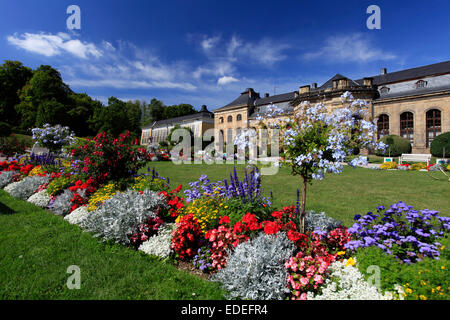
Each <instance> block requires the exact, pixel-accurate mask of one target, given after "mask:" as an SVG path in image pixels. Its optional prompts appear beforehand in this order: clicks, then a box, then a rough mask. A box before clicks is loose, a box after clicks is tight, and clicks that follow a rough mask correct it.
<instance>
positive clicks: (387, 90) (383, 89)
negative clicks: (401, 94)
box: [380, 87, 390, 94]
mask: <svg viewBox="0 0 450 320" xmlns="http://www.w3.org/2000/svg"><path fill="white" fill-rule="evenodd" d="M389 90H390V89H389V88H388V87H381V89H380V93H381V94H386V93H388V92H389Z"/></svg>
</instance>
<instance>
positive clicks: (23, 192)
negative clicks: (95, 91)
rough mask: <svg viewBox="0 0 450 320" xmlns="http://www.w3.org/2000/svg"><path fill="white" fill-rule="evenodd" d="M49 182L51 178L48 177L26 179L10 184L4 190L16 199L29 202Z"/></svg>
mask: <svg viewBox="0 0 450 320" xmlns="http://www.w3.org/2000/svg"><path fill="white" fill-rule="evenodd" d="M49 181H50V177H49V176H48V175H47V176H32V177H25V178H24V179H23V180H20V181H18V182H15V183H11V184H9V185H8V186H6V188H5V189H4V190H5V191H6V192H8V193H9V194H10V195H11V196H13V197H15V198H19V199H22V200H27V199H28V198H29V197H30V196H31V195H33V194H34V193H35V192H36V190H37V189H38V188H39V186H41V185H43V184H45V183H48V182H49Z"/></svg>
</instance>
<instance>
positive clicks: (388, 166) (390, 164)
mask: <svg viewBox="0 0 450 320" xmlns="http://www.w3.org/2000/svg"><path fill="white" fill-rule="evenodd" d="M397 167H398V165H397V163H396V162H384V163H383V164H382V165H381V166H380V168H381V169H383V170H388V169H397Z"/></svg>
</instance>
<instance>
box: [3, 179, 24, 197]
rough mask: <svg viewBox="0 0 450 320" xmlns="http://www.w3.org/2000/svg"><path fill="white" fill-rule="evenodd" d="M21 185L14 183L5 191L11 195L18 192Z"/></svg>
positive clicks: (18, 182)
mask: <svg viewBox="0 0 450 320" xmlns="http://www.w3.org/2000/svg"><path fill="white" fill-rule="evenodd" d="M20 185H21V183H20V181H17V182H12V183H10V184H8V185H7V186H6V187H5V188H4V189H3V190H5V191H6V192H8V193H9V194H11V193H14V192H15V191H16V190H18V189H19V188H20Z"/></svg>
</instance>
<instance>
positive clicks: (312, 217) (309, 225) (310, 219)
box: [305, 210, 342, 232]
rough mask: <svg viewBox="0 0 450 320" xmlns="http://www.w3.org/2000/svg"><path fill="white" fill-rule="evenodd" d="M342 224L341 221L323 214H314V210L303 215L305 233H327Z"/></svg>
mask: <svg viewBox="0 0 450 320" xmlns="http://www.w3.org/2000/svg"><path fill="white" fill-rule="evenodd" d="M341 224H342V222H341V221H339V220H336V219H333V218H331V217H328V216H327V215H326V214H325V212H315V211H314V210H311V211H307V212H306V215H305V225H306V230H307V231H311V232H312V231H316V230H317V229H320V231H326V232H329V231H331V230H333V229H336V228H337V227H339V226H340V225H341Z"/></svg>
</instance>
